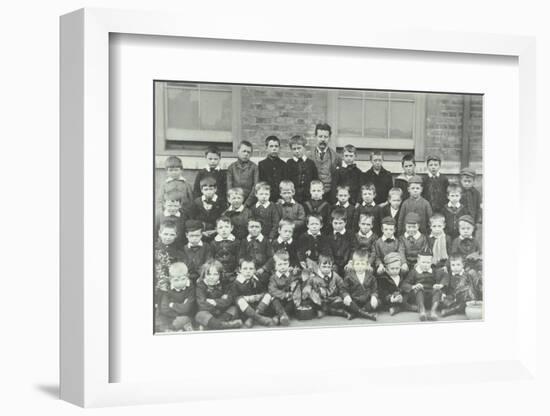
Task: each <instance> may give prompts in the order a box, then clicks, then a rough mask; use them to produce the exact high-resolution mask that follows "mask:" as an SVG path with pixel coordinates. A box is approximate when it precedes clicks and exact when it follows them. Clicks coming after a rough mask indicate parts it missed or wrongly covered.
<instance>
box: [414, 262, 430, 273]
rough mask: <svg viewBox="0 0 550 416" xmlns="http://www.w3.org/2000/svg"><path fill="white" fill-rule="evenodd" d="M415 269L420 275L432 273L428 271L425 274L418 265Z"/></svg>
mask: <svg viewBox="0 0 550 416" xmlns="http://www.w3.org/2000/svg"><path fill="white" fill-rule="evenodd" d="M414 269H415V270H416V271H417V272H418V273H430V272H431V270H428V271H427V272H423V271H422V270H420V266H419V265H418V264H417V265H416V266H414Z"/></svg>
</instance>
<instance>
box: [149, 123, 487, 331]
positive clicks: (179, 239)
mask: <svg viewBox="0 0 550 416" xmlns="http://www.w3.org/2000/svg"><path fill="white" fill-rule="evenodd" d="M330 136H331V129H330V126H329V125H327V124H319V125H317V126H316V128H315V137H316V139H317V147H316V148H315V149H314V151H313V152H312V158H309V157H308V156H307V155H306V140H305V138H303V137H302V136H293V137H291V138H290V140H289V145H290V149H291V152H292V158H290V159H288V160H287V161H286V162H285V161H283V160H282V159H281V158H280V157H279V151H280V140H279V139H278V138H277V137H275V136H269V137H267V138H266V140H265V145H266V151H267V157H266V158H265V159H264V160H262V161H260V162H259V164H258V165H256V164H255V163H254V162H252V161H251V160H250V157H251V154H252V149H253V148H252V144H251V143H249V142H247V141H243V142H241V143H240V145H239V149H238V160H237V161H235V162H234V163H232V164H231V165H230V166H229V167H228V169H227V170H222V169H221V168H220V159H221V154H220V152H219V151H218V149H216V148H215V147H210V148H208V149H206V151H205V157H206V162H207V167H206V168H205V169H203V170H201V171H200V172H199V173H198V174H197V176H196V180H195V184H194V186H191V184H189V183H188V182H187V181H186V179H185V178H184V177H183V164H182V162H181V159H179V158H178V157H175V156H171V157H168V158H167V160H166V164H165V169H166V179H165V181H164V182H163V183H162V186H161V187H160V190H159V192H158V194H157V195H158V207H157V218H156V233H157V234H156V235H158V241H157V242H156V244H155V312H156V329H157V330H158V331H173V330H176V331H178V330H183V331H189V330H194V329H227V328H241V327H243V326H244V327H252V326H253V325H256V324H259V325H264V326H274V325H285V326H286V325H289V323H290V318H291V317H293V315H296V316H298V317H300V316H301V315H299V312H301V311H314V312H315V315H316V316H317V317H318V318H322V317H323V316H325V315H327V314H328V315H337V316H342V317H346V318H348V319H353V318H355V317H359V318H364V319H371V320H376V312H377V311H378V310H381V309H387V310H389V312H390V314H391V315H395V314H396V313H398V312H400V311H404V310H406V311H415V312H418V314H419V319H420V320H436V319H438V316H439V315H443V316H447V315H451V314H455V313H461V312H462V311H463V310H464V307H465V304H466V302H467V301H468V300H478V299H481V298H482V278H481V271H482V270H481V269H482V262H481V244H480V224H481V218H482V215H481V194H480V192H479V191H478V190H477V189H476V188H475V187H474V186H473V185H474V180H475V176H476V173H475V171H474V170H473V169H471V168H464V169H462V171H461V174H460V181H459V182H458V183H453V182H449V180H448V178H447V177H446V176H445V175H443V174H441V173H440V168H441V163H442V161H441V159H440V158H439V157H437V156H429V157H428V158H427V160H426V163H427V170H428V173H427V175H425V176H424V177H422V178H421V177H419V176H418V175H416V174H415V167H416V164H415V160H414V157H413V156H412V155H410V154H408V155H405V156H404V157H403V159H402V168H403V172H402V173H401V174H400V175H399V176H397V177H396V178H395V180H394V179H393V176H392V174H391V173H390V172H389V171H387V170H386V169H385V168H384V167H383V155H382V154H381V153H380V152H373V153H372V154H371V163H372V167H371V168H370V169H369V170H367V171H366V172H362V171H361V170H360V169H359V168H358V167H357V165H356V164H355V158H356V155H357V152H356V149H355V148H354V146H351V145H347V146H345V147H344V148H343V152H342V154H338V153H337V152H335V151H334V150H333V149H332V148H330V147H329V146H328V142H329V140H330Z"/></svg>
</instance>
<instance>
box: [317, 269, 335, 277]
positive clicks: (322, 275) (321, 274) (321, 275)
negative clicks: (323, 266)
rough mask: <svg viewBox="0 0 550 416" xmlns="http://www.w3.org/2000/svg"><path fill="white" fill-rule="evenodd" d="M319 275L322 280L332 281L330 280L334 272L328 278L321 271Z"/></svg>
mask: <svg viewBox="0 0 550 416" xmlns="http://www.w3.org/2000/svg"><path fill="white" fill-rule="evenodd" d="M317 274H318V275H319V277H320V278H321V279H330V278H331V277H332V272H331V273H330V274H329V275H328V276H325V275H324V274H323V272H321V270H320V269H319V271H318V272H317Z"/></svg>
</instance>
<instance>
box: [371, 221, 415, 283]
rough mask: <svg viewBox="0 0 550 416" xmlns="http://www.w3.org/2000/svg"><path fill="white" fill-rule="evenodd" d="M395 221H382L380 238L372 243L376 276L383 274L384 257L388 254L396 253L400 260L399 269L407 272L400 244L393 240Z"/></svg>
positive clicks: (395, 239)
mask: <svg viewBox="0 0 550 416" xmlns="http://www.w3.org/2000/svg"><path fill="white" fill-rule="evenodd" d="M394 233H395V220H394V219H393V218H392V217H386V218H384V219H382V237H380V238H379V239H378V240H376V242H375V243H374V253H375V260H374V262H375V265H376V272H377V274H382V273H383V272H384V257H386V255H387V254H389V253H398V254H399V256H400V258H401V268H402V270H403V271H405V272H406V271H407V263H406V261H405V256H404V255H403V250H400V248H401V247H400V245H401V244H400V242H399V240H398V239H397V238H395V234H394Z"/></svg>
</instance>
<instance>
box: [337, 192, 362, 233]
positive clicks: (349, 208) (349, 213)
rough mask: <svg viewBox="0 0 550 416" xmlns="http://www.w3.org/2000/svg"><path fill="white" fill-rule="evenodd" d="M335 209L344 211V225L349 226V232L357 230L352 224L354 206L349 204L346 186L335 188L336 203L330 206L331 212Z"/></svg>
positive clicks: (355, 225) (348, 193)
mask: <svg viewBox="0 0 550 416" xmlns="http://www.w3.org/2000/svg"><path fill="white" fill-rule="evenodd" d="M337 208H340V209H344V210H345V211H346V224H349V227H350V228H351V231H355V230H356V229H357V224H354V222H353V221H354V219H355V204H352V203H351V202H350V192H349V188H348V187H347V186H338V187H336V203H335V204H334V205H333V206H332V210H335V209H337Z"/></svg>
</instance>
